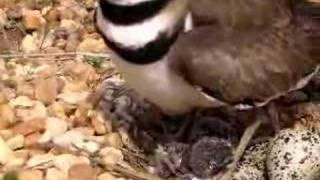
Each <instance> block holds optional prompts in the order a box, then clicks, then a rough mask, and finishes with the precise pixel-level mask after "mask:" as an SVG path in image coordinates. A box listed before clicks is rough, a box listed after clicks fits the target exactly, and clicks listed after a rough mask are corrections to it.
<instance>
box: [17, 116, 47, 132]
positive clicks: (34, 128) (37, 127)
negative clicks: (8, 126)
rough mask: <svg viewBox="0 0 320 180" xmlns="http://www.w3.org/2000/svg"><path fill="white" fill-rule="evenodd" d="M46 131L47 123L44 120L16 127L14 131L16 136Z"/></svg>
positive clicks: (28, 122)
mask: <svg viewBox="0 0 320 180" xmlns="http://www.w3.org/2000/svg"><path fill="white" fill-rule="evenodd" d="M44 129H45V121H44V120H43V119H33V120H30V121H26V122H22V123H19V124H17V125H15V126H14V127H13V128H12V131H13V132H14V133H16V134H22V135H28V134H32V133H35V132H39V131H42V130H44Z"/></svg>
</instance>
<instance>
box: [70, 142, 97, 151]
mask: <svg viewBox="0 0 320 180" xmlns="http://www.w3.org/2000/svg"><path fill="white" fill-rule="evenodd" d="M74 145H75V146H76V147H77V148H78V149H82V150H84V151H86V152H88V153H90V154H93V153H96V152H97V151H98V150H99V149H100V144H99V143H97V142H93V141H83V142H79V143H76V144H74Z"/></svg>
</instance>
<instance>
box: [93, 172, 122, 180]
mask: <svg viewBox="0 0 320 180" xmlns="http://www.w3.org/2000/svg"><path fill="white" fill-rule="evenodd" d="M98 180H118V178H116V177H114V176H113V175H112V174H110V173H107V172H106V173H103V174H100V175H99V176H98Z"/></svg>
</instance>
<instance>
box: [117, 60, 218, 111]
mask: <svg viewBox="0 0 320 180" xmlns="http://www.w3.org/2000/svg"><path fill="white" fill-rule="evenodd" d="M114 62H115V64H116V65H117V66H118V68H119V70H120V71H121V72H123V75H124V78H125V79H126V81H127V83H128V84H129V85H130V86H131V87H132V88H133V89H135V90H136V91H137V92H138V93H139V94H140V95H141V96H143V97H145V98H146V99H148V100H149V101H150V102H152V103H154V104H156V105H158V106H159V107H160V108H161V109H162V110H163V111H164V112H166V113H168V114H179V113H184V112H188V111H190V110H192V109H193V108H194V107H212V106H217V102H216V101H214V100H213V99H212V98H209V97H207V96H205V95H203V94H202V93H200V91H198V90H197V89H196V88H194V87H193V86H192V85H190V84H188V83H187V82H186V81H185V80H184V79H183V78H182V77H180V76H178V75H177V74H175V73H174V72H172V70H170V69H169V67H168V61H167V59H166V58H164V59H162V60H160V61H157V62H155V63H152V64H148V65H134V64H129V63H128V62H126V61H123V60H121V59H119V57H118V59H117V60H115V61H114ZM220 105H221V104H219V106H220Z"/></svg>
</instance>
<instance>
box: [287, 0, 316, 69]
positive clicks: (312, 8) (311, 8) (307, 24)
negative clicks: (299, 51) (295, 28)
mask: <svg viewBox="0 0 320 180" xmlns="http://www.w3.org/2000/svg"><path fill="white" fill-rule="evenodd" d="M294 1H296V3H294V5H293V6H292V10H293V16H294V17H295V20H296V21H297V23H298V24H299V25H300V26H301V27H302V28H303V30H304V31H305V32H306V33H307V36H308V38H309V40H310V41H309V42H311V55H312V57H313V58H315V59H317V60H318V61H319V63H320V2H311V0H308V1H307V0H294ZM297 1H298V2H297Z"/></svg>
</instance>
